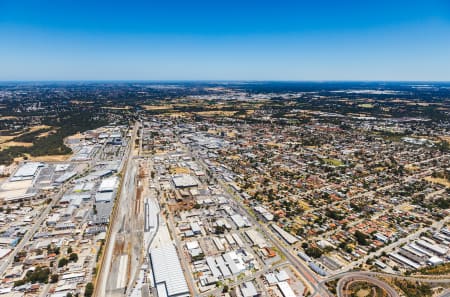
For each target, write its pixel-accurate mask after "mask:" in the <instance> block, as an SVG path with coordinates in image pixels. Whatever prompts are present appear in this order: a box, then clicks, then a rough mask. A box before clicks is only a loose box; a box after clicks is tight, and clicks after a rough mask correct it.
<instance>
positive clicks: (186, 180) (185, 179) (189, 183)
mask: <svg viewBox="0 0 450 297" xmlns="http://www.w3.org/2000/svg"><path fill="white" fill-rule="evenodd" d="M172 180H173V183H174V184H175V187H177V188H187V187H195V186H197V185H198V182H197V181H196V180H195V179H194V178H193V177H192V176H190V175H188V174H179V175H175V176H174V177H173V178H172Z"/></svg>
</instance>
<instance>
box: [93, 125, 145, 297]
mask: <svg viewBox="0 0 450 297" xmlns="http://www.w3.org/2000/svg"><path fill="white" fill-rule="evenodd" d="M137 131H138V123H136V124H135V126H134V129H133V134H132V137H131V139H130V141H129V147H128V152H127V154H126V155H125V156H124V158H127V159H126V160H127V161H126V163H125V167H124V168H123V170H122V173H125V174H124V175H123V178H122V181H121V186H120V188H119V189H120V190H119V191H120V192H119V195H117V196H118V197H117V198H116V200H115V205H114V209H113V211H112V214H111V216H110V226H109V228H108V233H107V237H106V244H105V250H104V253H103V257H102V258H101V260H100V261H101V262H100V267H99V273H98V276H97V280H96V285H95V290H94V296H98V297H103V296H107V294H106V291H107V282H108V278H109V276H110V271H111V266H112V262H113V251H114V246H115V242H116V238H117V235H118V233H119V232H120V229H121V227H122V225H121V224H122V223H123V219H124V216H125V210H126V209H128V208H127V207H126V206H127V202H128V199H129V195H128V193H129V189H130V184H131V183H132V182H133V181H134V176H135V175H136V168H135V166H133V158H132V151H133V147H134V143H135V140H136V136H137ZM116 277H117V276H116Z"/></svg>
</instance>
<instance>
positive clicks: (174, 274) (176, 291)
mask: <svg viewBox="0 0 450 297" xmlns="http://www.w3.org/2000/svg"><path fill="white" fill-rule="evenodd" d="M150 258H151V261H152V262H151V263H152V268H153V277H154V280H155V284H156V285H158V284H164V285H165V287H166V290H167V296H169V297H170V296H178V295H182V294H189V288H188V286H187V283H186V279H185V278H184V274H183V270H182V268H181V264H180V260H179V259H178V254H177V251H176V249H175V246H174V245H172V244H170V245H167V246H163V247H159V248H154V249H152V250H151V251H150ZM158 291H159V290H158Z"/></svg>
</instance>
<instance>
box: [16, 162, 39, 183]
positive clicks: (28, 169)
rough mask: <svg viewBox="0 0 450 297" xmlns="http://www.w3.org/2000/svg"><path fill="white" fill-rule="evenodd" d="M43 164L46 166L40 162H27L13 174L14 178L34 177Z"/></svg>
mask: <svg viewBox="0 0 450 297" xmlns="http://www.w3.org/2000/svg"><path fill="white" fill-rule="evenodd" d="M41 166H44V164H42V163H40V162H29V163H25V164H23V165H22V166H20V168H19V169H18V170H17V171H16V173H15V174H14V175H13V179H24V178H32V177H33V176H34V175H35V174H36V172H37V170H38V168H39V167H41Z"/></svg>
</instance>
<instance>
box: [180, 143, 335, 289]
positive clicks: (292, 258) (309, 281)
mask: <svg viewBox="0 0 450 297" xmlns="http://www.w3.org/2000/svg"><path fill="white" fill-rule="evenodd" d="M185 148H186V150H187V151H188V152H189V153H190V155H191V157H193V156H195V157H196V160H198V162H199V163H200V164H201V165H202V167H203V168H204V169H205V171H206V170H207V169H209V167H208V166H207V165H206V164H205V163H204V162H203V160H202V158H201V157H200V156H198V155H197V154H195V152H194V151H192V150H191V149H190V148H187V147H185ZM214 177H215V179H216V180H217V181H218V183H219V185H220V186H221V187H222V188H224V190H226V192H227V193H228V194H229V195H230V196H231V198H232V199H233V201H235V202H236V203H238V204H239V205H240V206H241V207H240V208H241V209H242V210H243V211H244V212H245V215H246V216H247V217H248V218H249V219H250V221H251V222H252V224H253V225H255V226H258V227H259V229H260V231H261V232H262V233H263V234H264V236H265V237H266V238H268V239H269V240H270V241H271V242H272V243H273V245H274V246H275V247H276V248H277V249H278V250H279V251H280V252H281V253H282V254H283V255H284V256H285V257H286V259H287V260H288V261H289V263H291V264H292V265H293V266H294V267H295V269H296V270H297V271H298V272H299V273H300V274H301V276H302V277H303V279H304V280H305V282H306V285H307V287H309V288H310V289H311V290H312V291H313V293H312V295H311V297H314V296H319V297H330V296H332V295H331V293H330V292H329V291H328V290H327V288H326V286H325V285H324V284H322V282H321V280H320V279H319V278H318V277H317V276H316V275H315V274H314V272H312V271H311V270H310V269H309V268H308V267H307V266H306V265H305V264H304V263H302V261H301V260H300V259H299V258H298V257H297V256H296V255H293V254H292V253H291V252H290V251H289V250H288V248H286V247H285V246H284V244H283V243H281V242H280V240H279V239H278V238H277V237H276V236H274V235H273V233H272V232H271V231H270V230H269V228H268V227H267V226H266V225H264V224H261V223H260V222H259V221H257V220H256V219H255V217H254V215H253V214H251V213H250V212H249V210H248V209H247V207H246V206H245V205H243V203H242V198H241V197H240V196H239V194H237V193H235V191H234V189H232V188H231V187H230V186H228V185H227V184H226V183H225V182H224V181H223V180H222V178H221V177H220V176H216V175H215V174H214Z"/></svg>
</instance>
